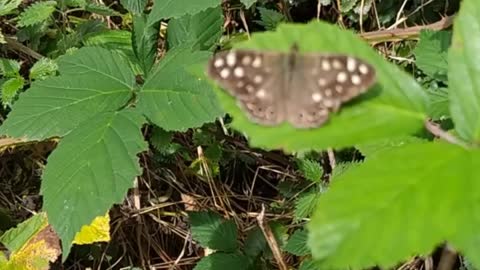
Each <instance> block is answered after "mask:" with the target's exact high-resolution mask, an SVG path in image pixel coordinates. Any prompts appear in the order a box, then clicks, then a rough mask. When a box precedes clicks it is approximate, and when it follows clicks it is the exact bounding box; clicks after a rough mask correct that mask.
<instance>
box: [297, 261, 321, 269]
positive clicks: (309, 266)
mask: <svg viewBox="0 0 480 270" xmlns="http://www.w3.org/2000/svg"><path fill="white" fill-rule="evenodd" d="M298 270H318V267H317V266H316V265H315V263H314V262H313V260H304V261H303V262H302V264H300V268H298Z"/></svg>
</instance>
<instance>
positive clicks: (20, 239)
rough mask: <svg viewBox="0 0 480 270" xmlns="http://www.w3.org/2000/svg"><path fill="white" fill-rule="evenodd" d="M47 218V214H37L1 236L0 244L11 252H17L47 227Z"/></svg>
mask: <svg viewBox="0 0 480 270" xmlns="http://www.w3.org/2000/svg"><path fill="white" fill-rule="evenodd" d="M46 223H47V218H46V216H45V214H37V215H33V216H32V217H30V218H28V219H27V220H25V221H23V222H22V223H20V224H18V225H17V226H16V227H15V228H12V229H10V230H8V231H6V232H5V233H4V234H2V236H0V242H1V243H2V244H4V245H5V247H6V248H8V250H9V251H10V252H16V251H18V250H20V249H21V248H22V246H24V245H25V244H27V242H28V241H29V240H31V239H32V237H33V236H34V235H35V234H37V232H38V231H39V230H41V229H42V228H43V227H45V224H46Z"/></svg>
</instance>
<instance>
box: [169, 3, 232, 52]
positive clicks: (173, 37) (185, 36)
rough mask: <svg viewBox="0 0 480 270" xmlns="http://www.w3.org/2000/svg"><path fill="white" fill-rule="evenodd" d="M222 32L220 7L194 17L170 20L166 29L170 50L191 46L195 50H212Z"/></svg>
mask: <svg viewBox="0 0 480 270" xmlns="http://www.w3.org/2000/svg"><path fill="white" fill-rule="evenodd" d="M222 32H223V12H222V9H221V7H216V8H209V9H207V10H205V11H201V12H199V13H197V14H195V15H185V16H183V17H180V18H178V19H171V20H170V21H169V23H168V28H167V41H168V46H169V47H170V48H172V47H177V46H183V45H185V44H192V48H193V49H196V50H212V49H213V48H214V46H215V45H216V44H217V42H218V41H219V40H220V37H221V36H222Z"/></svg>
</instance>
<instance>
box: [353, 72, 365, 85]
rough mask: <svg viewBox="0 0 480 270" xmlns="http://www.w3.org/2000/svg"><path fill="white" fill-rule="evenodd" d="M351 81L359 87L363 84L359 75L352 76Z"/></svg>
mask: <svg viewBox="0 0 480 270" xmlns="http://www.w3.org/2000/svg"><path fill="white" fill-rule="evenodd" d="M350 79H351V80H352V83H353V84H355V85H359V84H360V83H361V82H362V79H361V78H360V76H358V75H357V74H354V75H352V78H350Z"/></svg>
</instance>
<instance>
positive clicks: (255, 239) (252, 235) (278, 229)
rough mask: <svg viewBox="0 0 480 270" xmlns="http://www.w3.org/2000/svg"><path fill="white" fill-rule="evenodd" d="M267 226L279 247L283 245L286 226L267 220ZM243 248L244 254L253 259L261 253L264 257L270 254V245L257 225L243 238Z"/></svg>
mask: <svg viewBox="0 0 480 270" xmlns="http://www.w3.org/2000/svg"><path fill="white" fill-rule="evenodd" d="M268 226H269V227H270V229H271V230H272V232H273V235H274V236H275V239H276V240H277V244H278V245H279V246H280V247H281V248H282V247H284V245H285V242H286V239H287V237H288V234H287V229H286V227H285V226H283V225H282V224H280V223H278V222H275V221H271V222H269V223H268ZM244 250H245V254H246V255H247V256H248V257H249V258H251V259H255V258H257V257H258V256H260V255H262V257H264V258H270V257H271V256H272V251H271V249H270V246H269V245H268V243H267V241H266V240H265V236H264V235H263V232H262V230H261V229H260V228H259V227H255V228H254V229H252V230H250V231H249V232H248V235H247V239H246V240H245V245H244Z"/></svg>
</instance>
